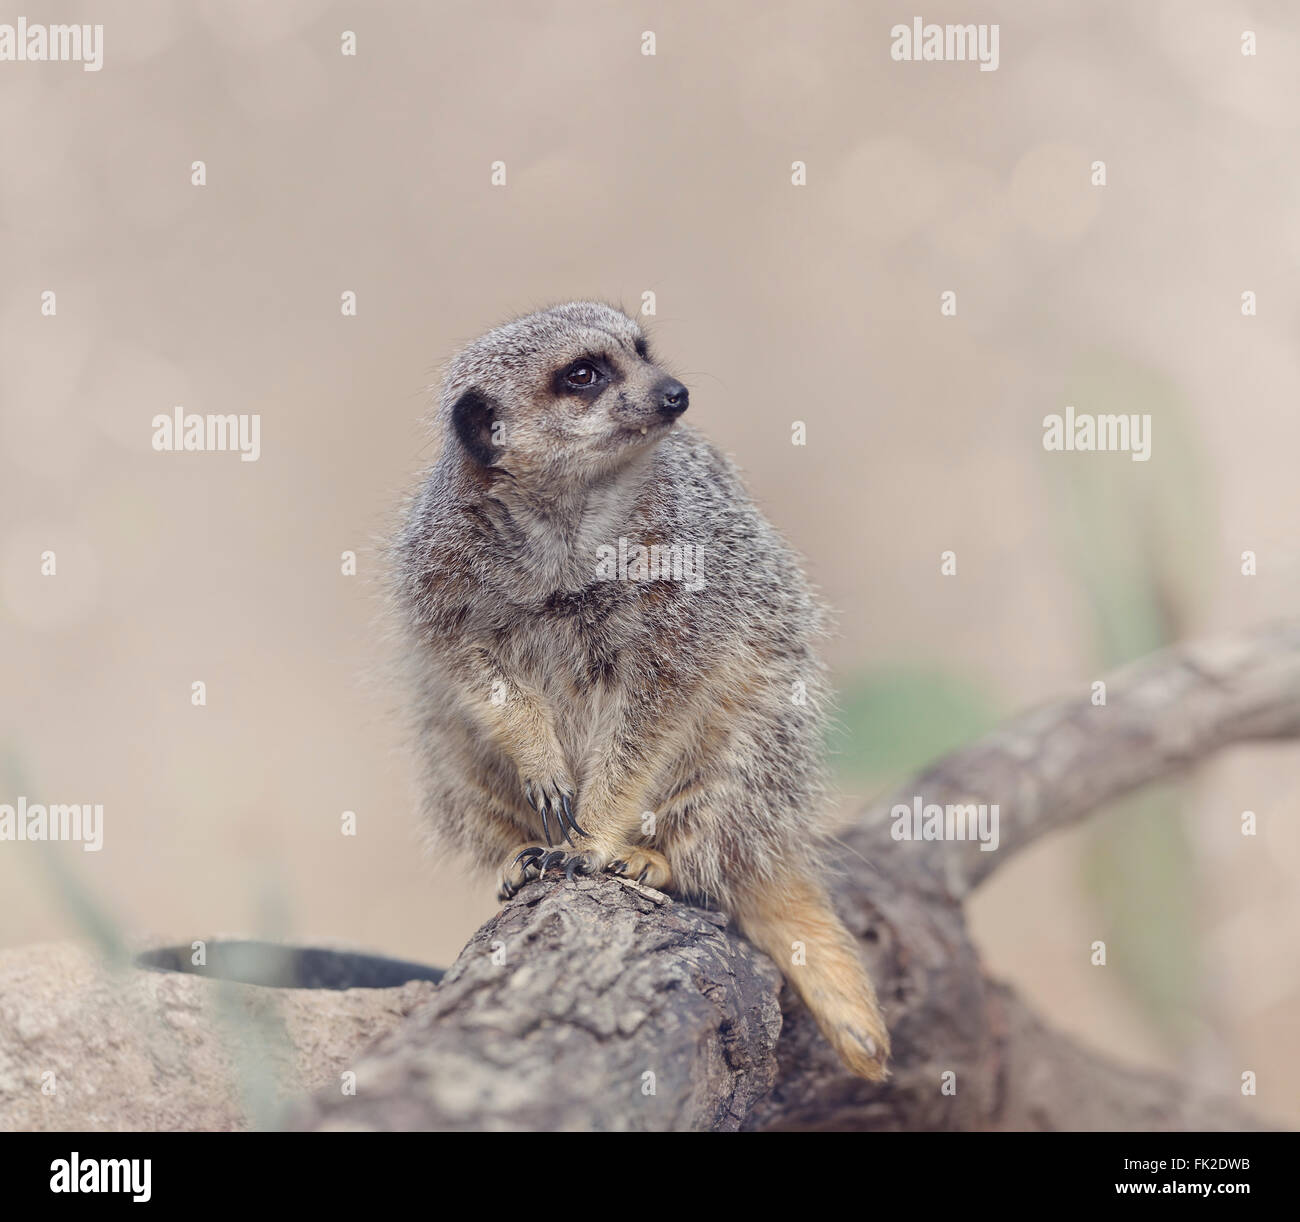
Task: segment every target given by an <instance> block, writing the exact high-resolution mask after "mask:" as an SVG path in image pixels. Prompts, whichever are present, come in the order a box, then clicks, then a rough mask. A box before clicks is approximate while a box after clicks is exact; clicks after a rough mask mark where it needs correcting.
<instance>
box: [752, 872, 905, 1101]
mask: <svg viewBox="0 0 1300 1222" xmlns="http://www.w3.org/2000/svg"><path fill="white" fill-rule="evenodd" d="M736 920H737V923H738V924H739V925H740V928H741V930H742V931H743V932H744V934H745V936H746V937H747V938H749V940H750V941H751V942H753V943H754V945H755V946H757V947H759V948H760V949H761V950H764V951H766V952H767V953H768V954H769V955H771V957H772V958H773V959H775V960H776V963H777V966H778V967H780V968H781V971H782V972H783V973H784V974H785V977H786V979H787V980H788V981H789V982H790V983H791V984H792V985H793V986H794V988H795V990H796V991H797V992H798V994H799V996H800V997H802V998H803V1000H804V1004H805V1005H806V1006H807V1007H808V1009H809V1010H810V1011H812V1014H813V1017H814V1018H815V1019H816V1020H817V1025H818V1026H819V1027H820V1028H821V1030H822V1034H823V1035H825V1036H826V1038H827V1039H828V1040H829V1041H830V1043H831V1046H832V1047H833V1048H834V1049H835V1051H836V1052H837V1053H838V1054H839V1057H840V1060H842V1061H843V1062H844V1064H845V1065H846V1066H847V1067H848V1068H849V1069H850V1070H851V1071H852V1072H853V1073H855V1074H857V1075H858V1076H859V1077H863V1078H868V1079H870V1080H871V1081H872V1082H880V1081H883V1080H884V1079H885V1078H886V1077H887V1076H888V1070H886V1068H885V1060H886V1058H887V1057H888V1056H889V1032H888V1031H887V1030H886V1028H885V1020H884V1017H883V1016H882V1015H881V1013H880V1007H879V1005H878V1004H877V1002H876V990H875V989H874V987H873V986H872V984H871V978H870V977H869V976H868V975H867V971H866V968H865V967H863V965H862V961H861V959H860V958H859V956H858V948H857V944H856V942H855V941H854V939H853V936H852V934H850V933H849V931H848V930H847V929H845V928H844V925H843V923H842V922H841V921H840V919H839V918H838V917H837V916H836V915H835V911H834V909H833V908H832V907H831V904H830V900H829V899H828V898H827V896H826V894H825V892H823V891H822V889H821V888H820V887H818V886H817V885H816V884H815V883H813V882H811V881H810V880H808V879H805V878H798V877H795V878H786V879H784V880H781V881H779V882H777V883H776V884H774V885H772V886H771V887H770V888H764V889H763V890H761V891H759V892H757V893H755V894H751V895H747V896H744V897H741V898H740V900H739V901H738V903H737V905H736Z"/></svg>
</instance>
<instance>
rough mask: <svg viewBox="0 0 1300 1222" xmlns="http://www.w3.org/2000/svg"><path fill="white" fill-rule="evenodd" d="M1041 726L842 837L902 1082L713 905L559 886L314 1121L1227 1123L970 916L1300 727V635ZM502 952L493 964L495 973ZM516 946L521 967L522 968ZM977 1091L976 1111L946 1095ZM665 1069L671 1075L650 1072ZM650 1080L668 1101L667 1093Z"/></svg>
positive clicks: (848, 890)
mask: <svg viewBox="0 0 1300 1222" xmlns="http://www.w3.org/2000/svg"><path fill="white" fill-rule="evenodd" d="M1088 697H1089V693H1088V692H1087V690H1086V689H1085V690H1084V691H1082V692H1081V693H1080V694H1079V696H1078V697H1077V698H1075V699H1071V700H1066V701H1062V702H1059V703H1056V704H1053V705H1049V706H1047V707H1045V708H1042V709H1039V710H1037V711H1035V712H1032V713H1030V714H1028V715H1026V716H1024V717H1021V718H1019V719H1018V720H1016V721H1014V722H1012V723H1010V724H1009V725H1007V726H1006V727H1005V728H1003V729H1001V730H999V731H998V732H996V733H994V734H993V735H991V736H990V737H989V738H987V739H985V740H983V741H981V742H979V743H976V744H975V745H973V746H971V747H969V748H967V749H965V750H963V751H960V752H958V753H956V754H954V755H952V756H949V757H947V758H946V759H944V760H942V761H940V762H939V763H938V764H937V765H935V766H934V767H933V768H931V769H929V770H927V771H926V772H925V773H923V774H922V775H921V776H920V777H918V778H916V779H915V780H914V781H912V782H911V783H910V784H908V785H906V786H904V787H903V788H902V789H901V790H900V791H899V793H898V794H896V795H895V796H893V797H891V798H890V799H889V800H888V801H886V802H882V803H879V804H877V805H874V806H872V807H871V809H869V810H868V811H867V812H866V813H865V814H864V815H863V816H862V818H861V819H860V820H859V821H858V822H857V823H856V824H855V826H854V827H853V829H852V830H851V831H850V832H848V833H847V834H846V835H845V836H844V837H843V840H844V843H845V845H846V848H847V850H848V858H849V859H850V860H852V861H855V862H856V861H859V859H861V862H862V863H866V862H869V863H870V865H869V866H867V865H866V864H861V865H860V868H858V869H855V870H854V871H853V872H852V873H851V874H848V875H846V876H845V877H844V878H843V879H841V880H840V881H839V884H838V886H837V890H836V898H837V903H838V905H839V907H840V910H841V913H842V915H843V916H844V918H845V920H846V921H847V923H848V925H849V927H850V929H852V930H853V932H854V933H855V934H856V935H857V936H858V938H859V939H860V940H861V945H862V948H863V951H864V954H865V956H866V958H867V960H868V962H869V964H870V967H871V970H872V972H873V975H874V977H875V979H876V981H877V983H878V986H879V989H880V993H881V998H882V1002H883V1004H884V1007H885V1011H886V1014H887V1016H888V1018H889V1020H890V1027H891V1031H892V1034H893V1040H894V1060H893V1076H892V1079H891V1080H890V1081H889V1082H888V1083H887V1084H886V1085H884V1086H883V1087H882V1086H875V1085H872V1084H869V1083H866V1082H863V1081H861V1080H859V1079H855V1078H852V1077H850V1076H848V1075H847V1074H845V1073H844V1071H843V1070H842V1069H841V1067H840V1065H839V1063H838V1062H837V1061H836V1059H835V1057H834V1055H833V1053H831V1051H830V1049H829V1047H828V1046H827V1045H826V1044H825V1042H824V1041H823V1040H822V1039H821V1037H820V1035H819V1034H818V1032H817V1030H816V1027H815V1026H814V1024H813V1023H812V1021H811V1018H810V1017H809V1015H808V1014H807V1012H806V1011H805V1010H804V1009H803V1007H802V1006H801V1004H800V1003H799V1002H798V1001H797V999H795V998H794V997H793V996H792V995H791V994H790V991H789V990H788V989H783V988H782V987H781V984H780V975H779V973H778V972H777V970H776V968H775V966H774V965H773V964H772V963H771V962H770V961H768V960H767V959H766V958H764V957H763V956H762V955H760V954H758V953H757V952H755V951H754V950H752V949H751V948H750V947H749V946H748V945H747V944H746V943H745V942H744V941H743V940H742V939H741V938H740V937H739V936H738V935H737V934H736V933H735V932H734V931H732V930H729V929H727V928H726V927H725V923H724V922H723V921H722V919H721V918H719V917H718V916H717V915H716V914H711V913H706V912H702V911H700V910H698V909H695V908H691V907H688V906H686V905H684V904H681V903H677V902H673V901H670V900H668V899H666V898H665V897H662V896H659V895H658V894H657V893H654V892H650V891H647V890H646V889H644V888H638V887H635V886H633V885H628V884H623V883H620V882H618V881H615V880H613V879H599V880H587V879H578V880H574V881H572V882H566V881H565V880H563V879H549V878H548V879H543V880H541V881H538V882H534V883H531V884H530V885H529V886H528V887H527V888H525V889H524V891H523V892H521V893H520V895H519V897H518V898H517V899H516V900H515V901H514V902H513V903H511V904H510V905H508V906H507V907H506V908H505V909H504V910H503V911H502V912H501V913H499V914H498V915H497V916H496V917H494V918H493V919H492V920H491V921H489V922H488V923H487V924H486V925H485V926H484V927H483V928H482V929H481V930H479V932H478V933H477V934H476V935H475V936H474V938H473V939H472V940H471V941H470V943H469V945H468V946H466V948H465V950H464V951H463V952H462V953H461V955H460V957H459V958H458V960H457V961H456V963H455V965H454V966H453V967H452V969H451V970H450V971H449V972H448V974H447V976H446V978H445V979H444V981H443V982H442V984H441V985H439V986H438V988H437V990H436V993H435V995H434V996H433V998H432V999H431V1000H430V1001H428V1002H427V1003H424V1004H423V1005H421V1006H420V1007H419V1008H418V1009H417V1010H416V1012H414V1013H413V1014H412V1016H411V1017H410V1018H409V1019H407V1020H406V1022H405V1023H404V1024H403V1025H402V1026H401V1027H399V1028H398V1029H397V1030H396V1031H395V1032H394V1033H392V1034H391V1035H390V1036H388V1037H387V1038H386V1039H385V1040H384V1041H382V1042H381V1044H380V1045H379V1046H378V1047H376V1048H375V1049H374V1050H373V1052H372V1053H371V1055H370V1056H369V1057H367V1058H366V1059H365V1060H364V1061H363V1062H362V1063H361V1064H360V1065H359V1066H358V1067H357V1072H358V1094H357V1096H356V1097H354V1098H351V1097H349V1098H340V1097H338V1096H337V1095H329V1096H324V1095H322V1096H318V1097H316V1098H315V1099H313V1100H312V1101H311V1102H310V1103H309V1104H308V1105H307V1106H305V1107H304V1108H303V1109H302V1111H301V1112H300V1113H299V1114H298V1117H297V1121H296V1123H297V1124H298V1125H299V1126H300V1127H304V1128H336V1127H346V1128H373V1129H407V1128H435V1129H447V1128H456V1129H462V1128H472V1129H483V1128H488V1129H574V1130H585V1129H736V1128H745V1129H764V1128H836V1129H845V1128H852V1129H926V1130H934V1129H965V1130H969V1129H998V1128H1001V1129H1008V1128H1012V1129H1090V1128H1118V1129H1137V1130H1154V1129H1219V1128H1229V1129H1233V1128H1245V1127H1256V1126H1258V1125H1266V1124H1267V1118H1261V1117H1257V1116H1255V1115H1253V1114H1251V1113H1249V1112H1248V1111H1246V1110H1245V1108H1244V1106H1243V1102H1242V1101H1237V1102H1236V1103H1231V1102H1225V1101H1223V1100H1214V1099H1206V1098H1202V1097H1199V1096H1198V1095H1197V1094H1196V1093H1195V1092H1194V1091H1193V1090H1192V1089H1190V1088H1189V1087H1188V1086H1187V1085H1186V1084H1184V1083H1181V1082H1179V1081H1177V1080H1175V1079H1173V1078H1170V1077H1166V1076H1162V1075H1160V1074H1154V1073H1146V1072H1142V1071H1137V1070H1134V1069H1132V1068H1129V1067H1124V1066H1121V1065H1118V1064H1116V1063H1114V1062H1112V1061H1110V1060H1108V1059H1107V1058H1104V1057H1102V1056H1099V1055H1097V1054H1095V1053H1093V1052H1091V1051H1088V1050H1086V1049H1084V1048H1083V1047H1081V1046H1080V1045H1078V1044H1077V1043H1075V1042H1074V1041H1072V1040H1071V1039H1069V1038H1068V1037H1066V1036H1064V1035H1061V1034H1059V1033H1056V1032H1053V1031H1051V1030H1049V1029H1048V1028H1046V1027H1045V1026H1044V1025H1043V1024H1042V1023H1041V1022H1040V1021H1039V1020H1037V1019H1036V1018H1035V1017H1034V1015H1033V1014H1032V1013H1031V1012H1030V1011H1029V1010H1028V1009H1027V1008H1026V1007H1025V1006H1024V1005H1023V1004H1022V1003H1021V1002H1020V1001H1019V1000H1018V999H1017V998H1016V997H1015V995H1014V994H1013V993H1012V992H1011V991H1010V990H1008V989H1007V988H1005V987H1003V986H1001V985H998V984H996V983H994V982H992V981H990V980H988V979H987V978H986V977H985V975H984V973H983V972H982V970H981V966H980V963H979V959H978V956H977V954H976V951H975V949H974V947H973V946H972V945H971V942H970V939H969V936H968V932H967V928H966V922H965V916H964V912H963V907H962V904H963V900H964V898H965V897H966V896H967V895H968V894H969V893H970V891H971V889H972V888H973V887H975V886H977V885H978V884H979V883H980V882H981V881H982V880H983V879H985V878H986V877H987V876H988V875H989V874H990V873H991V872H992V871H993V870H994V869H996V867H997V866H998V865H999V864H1001V862H1003V861H1005V860H1006V859H1007V858H1008V857H1009V856H1011V855H1012V854H1014V853H1015V852H1017V851H1019V850H1020V849H1022V848H1024V847H1025V846H1026V845H1028V844H1030V843H1032V842H1033V841H1035V840H1037V839H1038V838H1039V837H1041V836H1043V835H1046V834H1048V833H1049V832H1051V831H1053V830H1056V829H1059V828H1062V827H1066V826H1068V825H1069V824H1071V823H1073V822H1075V821H1077V820H1079V819H1081V818H1082V817H1083V816H1085V815H1086V814H1087V813H1088V812H1090V811H1092V810H1094V809H1096V808H1097V807H1098V806H1100V805H1103V804H1104V803H1106V802H1108V801H1110V800H1111V799H1114V798H1117V797H1119V796H1121V795H1122V794H1125V793H1128V792H1130V791H1132V790H1134V789H1136V788H1138V787H1140V786H1142V785H1144V784H1146V783H1148V782H1150V781H1153V780H1157V779H1159V778H1161V777H1165V776H1168V775H1171V774H1173V773H1175V772H1178V771H1180V770H1183V769H1186V768H1188V767H1190V766H1192V765H1194V764H1195V763H1197V762H1198V761H1200V760H1202V759H1204V758H1205V757H1206V756H1207V755H1209V754H1210V753H1212V752H1213V751H1216V750H1219V749H1221V748H1224V747H1226V746H1229V745H1231V744H1233V743H1241V742H1248V741H1264V740H1274V739H1294V738H1296V737H1298V736H1300V622H1289V623H1286V624H1282V625H1278V626H1274V627H1271V628H1267V629H1263V630H1260V631H1257V632H1254V633H1251V634H1247V635H1243V636H1238V637H1234V638H1231V639H1227V640H1222V641H1219V642H1216V643H1212V644H1202V645H1196V646H1185V647H1180V648H1178V649H1173V650H1169V651H1166V652H1165V653H1162V654H1158V655H1155V656H1153V657H1151V658H1149V659H1146V660H1144V661H1143V662H1141V663H1139V664H1137V665H1135V666H1133V667H1130V668H1128V669H1126V670H1124V671H1122V672H1120V673H1118V674H1116V675H1114V676H1111V677H1110V678H1109V679H1108V680H1107V703H1106V705H1105V706H1103V707H1093V706H1092V705H1091V703H1090V702H1089V698H1088ZM914 795H920V796H922V798H923V799H924V801H925V802H926V803H939V804H948V803H959V802H960V803H966V802H975V803H980V802H985V803H989V804H992V803H997V804H998V805H999V807H1000V813H1001V825H1000V834H1001V845H1000V848H999V850H998V851H997V852H981V851H980V850H979V847H978V845H976V844H974V843H970V842H966V843H960V842H958V843H952V842H927V843H924V844H918V843H913V842H907V841H895V840H893V839H892V838H891V836H890V834H889V812H890V809H891V807H892V806H893V805H894V804H895V802H903V803H906V804H909V805H910V803H911V801H912V799H913V796H914ZM494 948H495V949H496V954H495V957H494ZM502 953H503V954H504V960H502V958H501V956H502ZM948 1070H951V1071H953V1072H955V1074H956V1075H957V1077H956V1081H957V1084H958V1089H957V1092H956V1094H945V1093H943V1092H942V1091H941V1090H940V1081H941V1075H942V1074H943V1073H944V1072H945V1071H948ZM647 1074H652V1075H653V1079H651V1078H648V1077H647V1076H646V1075H647ZM651 1082H653V1090H654V1093H653V1094H650V1093H648V1091H649V1089H650V1083H651Z"/></svg>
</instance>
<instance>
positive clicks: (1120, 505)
mask: <svg viewBox="0 0 1300 1222" xmlns="http://www.w3.org/2000/svg"><path fill="white" fill-rule="evenodd" d="M1064 389H1065V398H1064V402H1065V403H1070V404H1073V405H1074V407H1075V410H1076V411H1077V412H1088V413H1091V414H1102V413H1113V414H1120V415H1149V416H1150V417H1151V434H1150V437H1151V457H1150V459H1149V461H1147V462H1145V463H1137V462H1134V461H1133V460H1132V458H1131V456H1130V455H1128V454H1122V453H1112V454H1071V453H1064V454H1056V455H1053V458H1052V461H1051V462H1050V464H1049V465H1048V468H1047V469H1048V471H1049V472H1050V473H1051V474H1052V475H1054V476H1057V479H1056V481H1055V482H1054V484H1053V490H1054V492H1055V499H1056V504H1057V509H1058V520H1059V522H1060V525H1061V533H1062V535H1063V537H1064V539H1065V540H1066V549H1067V553H1066V554H1067V556H1068V558H1069V562H1070V565H1071V567H1072V569H1073V571H1074V572H1075V574H1076V575H1077V577H1078V580H1079V583H1080V585H1081V587H1082V590H1083V593H1084V595H1085V597H1086V599H1087V602H1088V606H1089V608H1090V610H1091V615H1092V621H1093V632H1094V641H1095V643H1094V656H1095V658H1096V661H1097V665H1098V669H1099V671H1106V670H1109V669H1111V668H1113V667H1116V666H1119V665H1122V664H1123V663H1125V662H1128V661H1131V660H1132V659H1134V658H1137V657H1141V656H1142V655H1144V654H1148V653H1152V652H1154V651H1155V650H1157V649H1160V648H1162V647H1164V646H1165V645H1168V644H1171V643H1172V642H1174V641H1176V640H1178V639H1179V638H1180V637H1182V636H1184V635H1185V634H1186V632H1187V629H1188V627H1189V624H1190V620H1191V611H1192V608H1194V607H1195V606H1197V605H1198V604H1199V603H1200V602H1201V601H1203V598H1204V589H1205V581H1206V574H1208V573H1209V572H1210V571H1211V567H1212V564H1213V554H1212V550H1213V540H1214V522H1215V516H1214V513H1213V510H1212V495H1211V486H1210V479H1209V474H1208V471H1207V469H1206V463H1205V461H1204V456H1203V454H1202V453H1201V451H1200V449H1199V446H1198V443H1197V438H1196V435H1195V432H1194V429H1193V427H1192V421H1191V419H1190V416H1189V413H1188V412H1187V409H1186V406H1185V404H1184V402H1183V397H1182V395H1181V393H1180V391H1179V390H1178V387H1177V386H1176V385H1175V384H1174V383H1173V382H1171V381H1170V380H1169V379H1168V378H1166V377H1164V376H1163V375H1162V374H1160V373H1158V372H1156V371H1154V370H1151V369H1148V368H1146V367H1145V366H1143V365H1141V364H1138V363H1136V362H1134V361H1132V360H1130V359H1129V358H1127V357H1125V356H1123V355H1121V354H1119V353H1116V352H1110V351H1094V352H1089V353H1086V354H1084V355H1082V356H1081V357H1080V359H1079V360H1078V361H1077V362H1076V364H1075V366H1074V368H1073V369H1072V370H1071V371H1070V373H1069V375H1068V377H1067V378H1066V383H1065V388H1064ZM1187 791H1188V785H1187V783H1178V784H1166V785H1160V786H1152V787H1149V788H1148V789H1146V790H1144V791H1143V792H1141V793H1138V794H1135V795H1133V796H1132V797H1130V798H1127V799H1125V800H1123V801H1121V802H1118V803H1115V804H1113V805H1112V806H1110V807H1109V808H1107V809H1106V810H1104V811H1101V812H1099V813H1098V817H1097V818H1096V819H1094V820H1092V821H1090V822H1089V823H1088V824H1087V825H1086V828H1085V831H1084V838H1085V839H1084V848H1083V854H1082V859H1081V861H1080V867H1079V868H1080V878H1081V882H1082V884H1083V887H1084V890H1085V891H1086V893H1087V894H1088V895H1089V896H1090V897H1091V899H1092V901H1093V903H1094V904H1095V905H1096V910H1097V913H1098V916H1099V917H1100V920H1101V923H1102V931H1101V936H1102V937H1104V938H1105V940H1106V944H1107V946H1108V948H1109V950H1110V955H1109V963H1110V964H1111V965H1112V966H1113V967H1114V968H1115V969H1116V970H1117V972H1118V973H1119V975H1120V977H1121V978H1122V979H1123V981H1124V983H1125V985H1126V987H1127V989H1128V991H1129V993H1130V995H1131V996H1132V997H1133V998H1134V1000H1135V1001H1136V1002H1137V1003H1138V1005H1139V1007H1140V1008H1141V1009H1142V1011H1143V1012H1144V1013H1145V1014H1146V1016H1147V1017H1148V1019H1149V1020H1150V1021H1151V1022H1152V1023H1153V1024H1154V1026H1155V1027H1156V1029H1157V1030H1158V1031H1159V1032H1160V1033H1161V1034H1162V1035H1164V1036H1166V1037H1168V1038H1169V1039H1170V1040H1171V1041H1173V1042H1174V1043H1175V1044H1177V1045H1181V1046H1186V1045H1187V1043H1188V1042H1190V1040H1191V1039H1192V1038H1193V1037H1194V1025H1195V1024H1194V1022H1193V1020H1192V1018H1191V1017H1190V1016H1192V1015H1194V1014H1195V1013H1196V1012H1197V1011H1198V1010H1199V1008H1200V1007H1199V1006H1198V1004H1197V1003H1198V1000H1199V999H1198V997H1197V993H1198V989H1199V984H1198V981H1199V978H1200V972H1199V964H1200V956H1201V944H1200V937H1199V929H1198V924H1197V919H1196V914H1197V908H1198V903H1197V886H1198V883H1197V878H1196V869H1195V858H1194V854H1193V852H1192V847H1191V843H1190V840H1189V837H1188V833H1187V827H1186V821H1185V819H1184V816H1183V811H1184V809H1185V807H1186V802H1187Z"/></svg>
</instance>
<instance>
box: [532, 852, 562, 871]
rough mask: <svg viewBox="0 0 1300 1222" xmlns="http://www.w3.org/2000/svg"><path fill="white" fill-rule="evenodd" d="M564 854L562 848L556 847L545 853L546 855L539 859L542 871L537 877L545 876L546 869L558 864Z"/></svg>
mask: <svg viewBox="0 0 1300 1222" xmlns="http://www.w3.org/2000/svg"><path fill="white" fill-rule="evenodd" d="M564 856H565V854H564V850H563V849H556V850H555V852H554V853H547V854H546V856H545V857H543V858H542V859H541V864H542V872H541V873H540V874H539V875H538V876H537V877H538V878H545V877H546V871H547V870H549V869H550V868H551V867H552V866H558V865H559V864H560V862H562V861H563V860H564Z"/></svg>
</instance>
